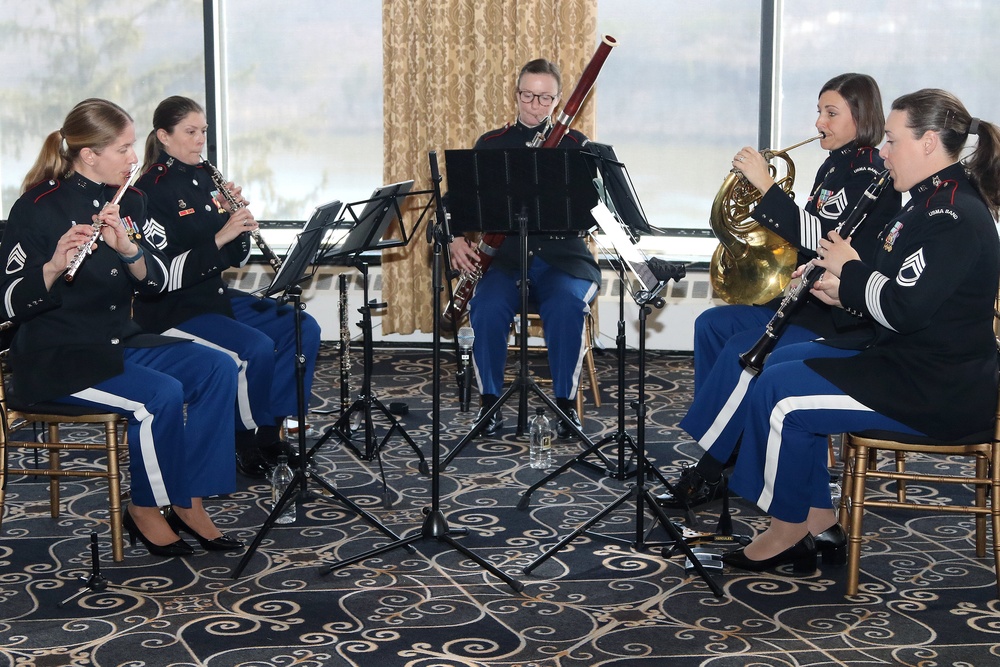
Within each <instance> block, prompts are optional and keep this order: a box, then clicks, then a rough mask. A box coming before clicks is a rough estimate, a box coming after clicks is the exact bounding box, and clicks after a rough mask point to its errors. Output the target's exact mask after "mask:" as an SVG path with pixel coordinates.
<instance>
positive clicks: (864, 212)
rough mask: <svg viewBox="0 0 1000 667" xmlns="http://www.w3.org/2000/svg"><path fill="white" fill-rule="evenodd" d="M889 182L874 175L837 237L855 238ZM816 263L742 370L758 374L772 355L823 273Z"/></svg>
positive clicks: (744, 356) (812, 262) (806, 270)
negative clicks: (800, 305)
mask: <svg viewBox="0 0 1000 667" xmlns="http://www.w3.org/2000/svg"><path fill="white" fill-rule="evenodd" d="M891 181H892V179H891V178H889V170H888V169H886V170H885V171H883V172H881V173H879V174H878V175H877V176H875V178H874V179H873V180H872V182H871V184H870V185H869V186H868V189H867V190H865V193H864V195H863V196H862V197H861V199H860V200H858V203H857V204H855V205H854V209H853V210H852V211H851V213H850V215H848V216H847V217H846V218H844V219H843V220H842V221H841V222H840V224H838V225H837V228H836V230H834V231H836V232H837V233H838V234H840V232H841V230H843V229H847V230H849V231H848V232H847V234H841V236H842V237H843V238H848V237H850V236H854V232H856V231H857V230H858V227H860V226H861V223H862V222H864V221H865V219H866V218H867V217H868V212H869V211H870V210H871V208H872V206H874V205H875V202H876V201H878V198H879V195H881V194H882V191H883V190H885V187H886V186H887V185H888V184H889V183H890V182H891ZM815 262H816V260H810V261H809V262H808V263H807V264H806V265H805V268H803V269H802V280H801V281H800V282H799V284H798V285H796V286H795V287H794V288H792V289H790V290H789V291H788V294H787V295H786V296H785V298H784V299H782V300H781V305H779V306H778V310H777V312H775V313H774V316H773V317H772V318H771V321H770V322H768V323H767V327H765V329H764V335H762V336H761V337H760V338H759V339H758V340H757V342H756V343H755V344H754V346H753V347H752V348H750V349H749V350H748V351H746V352H744V353H743V354H741V355H740V361H741V362H742V364H743V367H744V368H746V369H747V370H748V371H750V372H751V373H753V374H754V375H757V374H758V373H760V371H761V369H762V368H764V362H765V361H766V360H767V357H768V355H769V354H771V351H772V350H774V346H775V345H776V344H777V342H778V339H779V338H780V337H781V334H782V333H784V331H785V328H786V327H787V326H788V323H789V320H790V319H791V317H792V315H793V314H794V312H795V310H796V308H797V307H798V305H799V304H800V303H802V302H804V301H805V299H803V298H802V297H803V296H805V295H806V294H808V293H809V290H810V289H811V288H812V286H813V285H814V284H815V283H816V281H817V280H819V278H820V276H822V275H823V273H824V272H825V271H826V269H824V268H822V267H820V266H816V263H815Z"/></svg>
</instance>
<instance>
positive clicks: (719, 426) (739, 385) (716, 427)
mask: <svg viewBox="0 0 1000 667" xmlns="http://www.w3.org/2000/svg"><path fill="white" fill-rule="evenodd" d="M754 377H756V376H755V375H754V374H753V373H751V372H750V371H749V370H747V369H745V368H744V369H743V372H742V373H740V377H739V379H738V380H737V382H736V387H734V388H733V393H731V394H730V395H729V398H728V399H727V400H726V404H725V405H723V406H722V409H721V410H720V411H719V414H718V415H716V417H715V421H713V422H712V425H711V426H709V427H708V430H707V431H705V435H703V436H702V437H701V439H700V440H698V444H699V445H701V448H702V449H704V450H705V451H706V452H707V451H708V450H709V449H710V448H711V447H712V445H714V444H715V441H716V440H717V439H718V437H719V435H721V434H722V431H723V430H725V428H726V426H728V425H729V422H730V420H732V418H733V414H734V413H735V412H736V409H737V408H738V407H739V406H740V404H741V403H742V402H743V397H744V396H746V395H747V389H748V388H749V387H750V381H751V380H753V379H754Z"/></svg>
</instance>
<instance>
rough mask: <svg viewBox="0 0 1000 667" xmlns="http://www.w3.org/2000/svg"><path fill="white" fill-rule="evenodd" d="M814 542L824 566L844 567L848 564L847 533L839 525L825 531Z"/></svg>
mask: <svg viewBox="0 0 1000 667" xmlns="http://www.w3.org/2000/svg"><path fill="white" fill-rule="evenodd" d="M813 541H814V542H815V543H816V551H817V552H819V554H820V555H821V556H822V557H823V564H824V565H843V564H844V563H846V562H847V533H845V532H844V529H843V527H841V525H840V524H839V523H835V524H833V525H832V526H830V527H829V528H827V529H826V530H824V531H823V532H822V533H820V534H819V535H817V536H816V537H814V538H813Z"/></svg>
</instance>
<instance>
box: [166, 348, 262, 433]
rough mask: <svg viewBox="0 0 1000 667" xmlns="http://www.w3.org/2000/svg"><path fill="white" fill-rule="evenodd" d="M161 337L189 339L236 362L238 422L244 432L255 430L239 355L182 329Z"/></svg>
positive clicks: (243, 365)
mask: <svg viewBox="0 0 1000 667" xmlns="http://www.w3.org/2000/svg"><path fill="white" fill-rule="evenodd" d="M163 335H165V336H178V337H182V338H190V339H192V340H194V342H196V343H198V344H199V345H204V346H205V347H210V348H212V349H213V350H219V351H220V352H224V353H225V354H226V355H227V356H228V357H229V358H230V359H232V360H233V361H234V362H236V368H237V371H238V372H237V376H236V405H237V406H238V407H239V411H240V421H241V422H243V428H244V429H246V430H252V429H255V428H257V422H255V421H254V419H253V411H251V410H250V390H249V387H248V386H247V362H246V361H244V360H243V359H240V355H238V354H236V353H235V352H233V351H232V350H227V349H226V348H224V347H222V346H221V345H218V344H216V343H213V342H212V341H210V340H207V339H205V338H201V337H200V336H198V335H197V334H193V333H191V332H190V331H184V330H183V329H176V328H175V329H167V330H166V331H164V332H163Z"/></svg>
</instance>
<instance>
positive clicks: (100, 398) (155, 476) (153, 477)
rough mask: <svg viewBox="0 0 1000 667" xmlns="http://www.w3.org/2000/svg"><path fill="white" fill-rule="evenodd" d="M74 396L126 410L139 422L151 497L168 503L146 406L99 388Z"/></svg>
mask: <svg viewBox="0 0 1000 667" xmlns="http://www.w3.org/2000/svg"><path fill="white" fill-rule="evenodd" d="M70 395H71V396H75V397H76V398H80V399H83V400H86V401H93V402H94V403H100V404H101V405H107V406H110V407H112V408H119V409H121V410H124V411H127V412H129V413H131V414H132V416H133V417H135V419H136V420H138V422H139V448H140V451H141V452H142V463H143V468H144V469H145V471H146V478H147V479H148V480H149V488H150V489H151V490H152V492H153V499H154V500H155V501H156V505H157V506H159V507H163V506H164V505H169V504H170V494H168V493H167V486H166V484H164V482H163V473H162V472H161V471H160V461H159V459H157V458H156V447H155V444H156V443H155V442H154V440H153V419H154V417H153V415H152V414H150V413H149V411H148V410H146V406H145V405H143V404H142V403H139V402H138V401H133V400H131V399H129V398H125V397H124V396H117V395H115V394H112V393H109V392H106V391H102V390H100V389H94V388H93V387H91V388H89V389H84V390H82V391H78V392H76V393H75V394H70Z"/></svg>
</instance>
